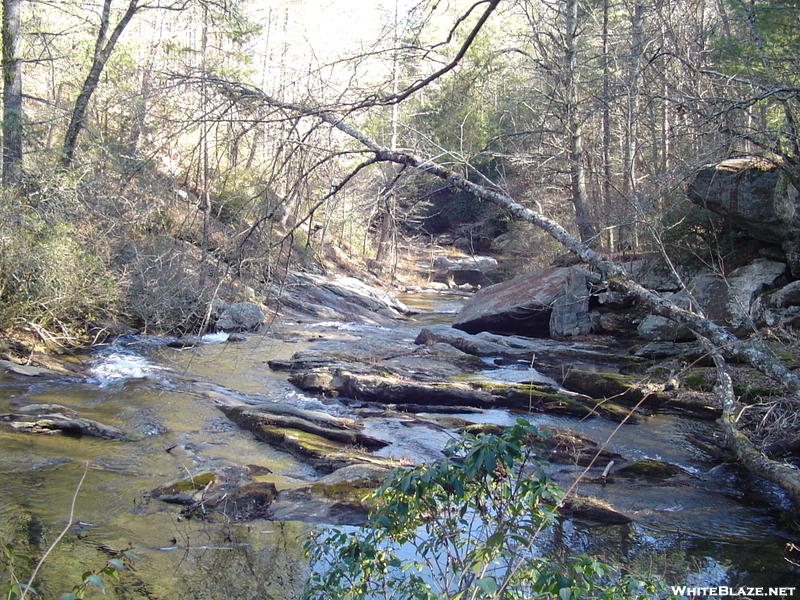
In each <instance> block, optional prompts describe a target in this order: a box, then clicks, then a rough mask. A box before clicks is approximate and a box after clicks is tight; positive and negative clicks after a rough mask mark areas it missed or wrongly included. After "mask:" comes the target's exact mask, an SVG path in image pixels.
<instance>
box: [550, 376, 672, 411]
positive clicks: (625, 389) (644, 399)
mask: <svg viewBox="0 0 800 600" xmlns="http://www.w3.org/2000/svg"><path fill="white" fill-rule="evenodd" d="M560 383H561V385H563V386H564V387H565V388H567V389H568V390H572V391H575V392H579V393H581V394H586V395H588V396H591V397H592V398H607V399H612V400H614V402H615V403H617V404H622V405H624V406H636V405H640V404H641V405H642V406H646V407H650V408H658V407H660V406H661V405H662V404H664V403H665V402H666V401H667V400H668V396H667V395H666V394H665V393H664V392H663V391H662V390H660V389H657V388H653V387H652V386H648V384H647V383H646V382H645V381H643V380H642V378H641V377H639V376H633V375H621V374H620V373H617V372H609V371H603V370H594V369H591V370H590V369H581V368H572V369H568V370H567V371H566V373H565V374H564V377H563V379H562V380H561V382H560Z"/></svg>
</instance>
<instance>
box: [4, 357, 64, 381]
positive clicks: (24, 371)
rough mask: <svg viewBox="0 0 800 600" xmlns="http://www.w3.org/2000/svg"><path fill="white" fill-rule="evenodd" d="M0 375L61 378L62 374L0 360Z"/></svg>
mask: <svg viewBox="0 0 800 600" xmlns="http://www.w3.org/2000/svg"><path fill="white" fill-rule="evenodd" d="M0 373H4V374H8V375H21V376H23V377H61V376H63V373H59V372H58V371H54V370H53V369H46V368H44V367H33V366H30V365H19V364H17V363H15V362H11V361H10V360H0Z"/></svg>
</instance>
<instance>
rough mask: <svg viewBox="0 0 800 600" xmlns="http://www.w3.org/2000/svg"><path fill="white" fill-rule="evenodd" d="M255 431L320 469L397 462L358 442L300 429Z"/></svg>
mask: <svg viewBox="0 0 800 600" xmlns="http://www.w3.org/2000/svg"><path fill="white" fill-rule="evenodd" d="M252 431H253V432H254V433H255V435H256V437H257V438H258V439H260V440H261V441H264V442H267V443H269V444H272V445H274V446H277V447H279V448H281V449H283V450H286V451H287V452H289V453H290V454H292V455H293V456H296V457H297V458H299V459H300V460H303V461H305V462H307V463H308V464H310V465H311V466H312V467H314V468H315V469H316V470H317V471H319V472H320V473H332V472H333V471H336V470H337V469H341V468H342V467H346V466H349V465H355V464H376V465H384V466H394V463H393V462H392V461H391V460H390V459H387V458H382V457H378V456H372V455H370V454H368V453H366V452H363V451H362V450H361V449H359V448H358V447H357V446H353V445H348V444H341V443H339V442H334V441H331V440H328V439H326V438H324V437H322V436H319V435H315V434H313V433H307V432H305V431H299V430H297V429H287V428H281V427H271V426H269V425H262V426H260V427H257V428H254V429H252Z"/></svg>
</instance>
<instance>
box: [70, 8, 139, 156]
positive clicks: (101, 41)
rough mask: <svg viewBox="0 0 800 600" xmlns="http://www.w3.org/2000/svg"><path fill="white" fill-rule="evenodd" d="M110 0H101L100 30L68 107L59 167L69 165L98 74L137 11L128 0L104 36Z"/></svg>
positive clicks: (108, 21)
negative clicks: (74, 96)
mask: <svg viewBox="0 0 800 600" xmlns="http://www.w3.org/2000/svg"><path fill="white" fill-rule="evenodd" d="M111 2H112V0H105V1H104V3H103V13H102V15H101V17H100V29H99V31H98V33H97V40H96V41H95V46H94V59H93V61H92V66H91V68H90V69H89V74H88V75H87V76H86V79H85V81H84V82H83V86H82V87H81V91H80V93H79V94H78V97H77V98H76V100H75V105H74V107H73V109H72V116H71V118H70V121H69V125H68V126H67V132H66V134H65V135H64V144H63V146H62V151H61V166H62V167H63V168H65V169H66V168H69V167H70V166H72V162H73V160H74V158H75V148H76V147H77V144H78V136H79V135H80V133H81V130H82V129H83V127H84V125H85V123H86V110H87V109H88V107H89V101H90V100H91V99H92V94H94V91H95V89H97V84H98V83H99V82H100V76H101V75H102V74H103V69H105V66H106V63H107V62H108V59H109V58H110V57H111V53H112V52H113V51H114V46H116V44H117V41H118V40H119V37H120V36H121V35H122V32H123V31H124V30H125V27H127V26H128V23H130V21H131V19H132V18H133V15H135V14H136V12H137V11H138V10H139V8H140V6H139V0H130V1H129V3H128V8H127V9H126V10H125V14H123V15H122V18H121V19H120V20H119V23H117V26H116V27H114V30H113V31H112V32H111V35H110V36H109V35H108V29H109V27H110V25H111V23H110V21H111Z"/></svg>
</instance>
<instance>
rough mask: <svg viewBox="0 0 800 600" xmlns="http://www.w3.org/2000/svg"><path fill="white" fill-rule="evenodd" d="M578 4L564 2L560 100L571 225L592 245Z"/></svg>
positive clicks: (593, 238) (575, 0)
mask: <svg viewBox="0 0 800 600" xmlns="http://www.w3.org/2000/svg"><path fill="white" fill-rule="evenodd" d="M578 9H579V3H578V0H567V5H566V11H565V15H564V29H565V33H564V62H565V64H564V88H565V89H564V97H565V102H566V106H565V112H566V125H567V136H568V137H569V176H570V184H571V188H572V205H573V206H574V207H575V224H576V225H577V226H578V235H579V236H580V239H581V241H582V242H584V243H587V244H592V243H594V242H595V228H594V224H593V223H592V218H591V215H590V213H589V206H588V199H587V197H586V195H587V194H586V169H585V167H584V164H583V159H584V156H583V154H584V153H583V123H582V122H581V115H580V114H579V110H578V109H579V106H578V105H579V99H578V83H579V82H578V68H577V49H576V42H577V36H578Z"/></svg>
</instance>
